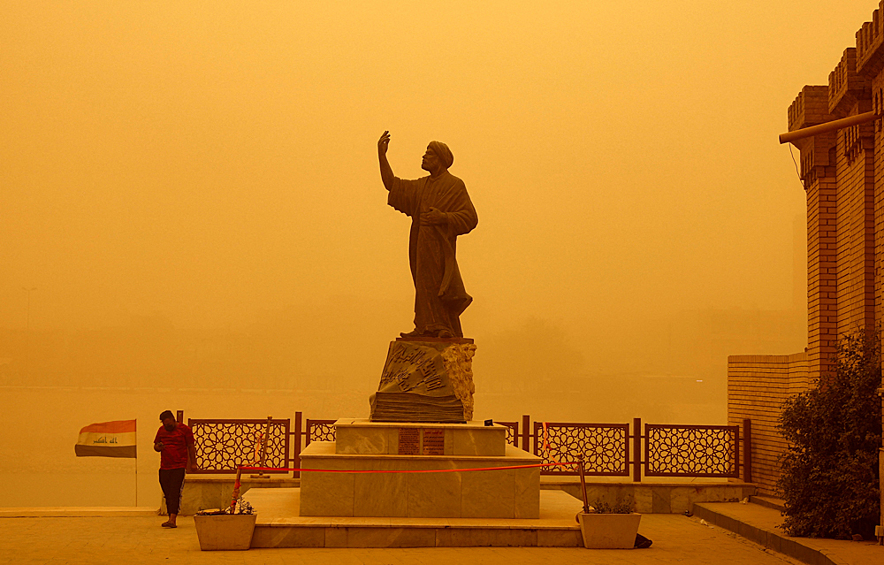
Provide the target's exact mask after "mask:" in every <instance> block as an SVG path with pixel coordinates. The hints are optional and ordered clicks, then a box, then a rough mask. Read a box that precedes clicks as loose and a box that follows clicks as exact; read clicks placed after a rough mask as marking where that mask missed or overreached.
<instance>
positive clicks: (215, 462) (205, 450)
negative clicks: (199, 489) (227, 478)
mask: <svg viewBox="0 0 884 565" xmlns="http://www.w3.org/2000/svg"><path fill="white" fill-rule="evenodd" d="M187 425H188V426H190V428H191V429H192V430H193V438H194V451H195V452H196V462H197V466H198V468H197V469H194V471H193V472H194V473H234V472H236V469H237V467H238V466H240V465H252V464H254V463H255V462H256V461H260V457H261V441H262V438H263V436H264V433H265V431H266V430H267V420H193V419H191V420H188V421H187ZM288 452H289V420H271V422H270V431H269V434H268V436H267V448H266V451H265V457H264V466H265V467H277V468H282V467H285V466H286V458H287V456H288ZM272 472H278V473H284V472H285V471H265V473H272Z"/></svg>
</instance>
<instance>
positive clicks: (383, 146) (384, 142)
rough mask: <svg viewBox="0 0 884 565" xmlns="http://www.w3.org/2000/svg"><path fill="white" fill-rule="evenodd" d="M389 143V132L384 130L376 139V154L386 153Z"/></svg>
mask: <svg viewBox="0 0 884 565" xmlns="http://www.w3.org/2000/svg"><path fill="white" fill-rule="evenodd" d="M389 145H390V132H388V131H385V132H384V133H383V135H381V138H380V139H379V140H378V155H386V154H387V147H389Z"/></svg>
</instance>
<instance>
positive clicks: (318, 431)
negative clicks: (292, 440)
mask: <svg viewBox="0 0 884 565" xmlns="http://www.w3.org/2000/svg"><path fill="white" fill-rule="evenodd" d="M335 431H336V430H335V420H309V419H308V420H307V433H306V436H307V441H306V442H305V443H306V445H310V442H311V441H335V437H336V436H337V434H336V433H335Z"/></svg>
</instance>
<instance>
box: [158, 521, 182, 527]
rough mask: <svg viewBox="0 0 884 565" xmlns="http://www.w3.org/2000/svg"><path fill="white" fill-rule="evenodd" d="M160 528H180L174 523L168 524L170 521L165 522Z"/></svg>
mask: <svg viewBox="0 0 884 565" xmlns="http://www.w3.org/2000/svg"><path fill="white" fill-rule="evenodd" d="M160 526H162V527H163V528H177V527H178V526H176V525H175V524H173V523H172V522H168V521H167V522H163V523H162V524H160Z"/></svg>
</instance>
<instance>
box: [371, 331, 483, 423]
mask: <svg viewBox="0 0 884 565" xmlns="http://www.w3.org/2000/svg"><path fill="white" fill-rule="evenodd" d="M475 353H476V346H475V345H474V344H473V340H471V339H464V338H451V339H441V338H420V339H408V338H402V339H397V340H396V341H393V342H391V343H390V348H389V349H388V351H387V360H386V362H385V363H384V370H383V373H382V374H381V381H380V384H379V385H378V391H377V392H376V393H375V394H373V395H372V396H371V398H370V399H369V404H370V405H371V420H372V421H375V422H451V423H455V422H459V423H463V422H468V421H470V420H471V419H472V418H473V393H474V392H475V390H476V389H475V386H473V370H472V359H473V355H475Z"/></svg>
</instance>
